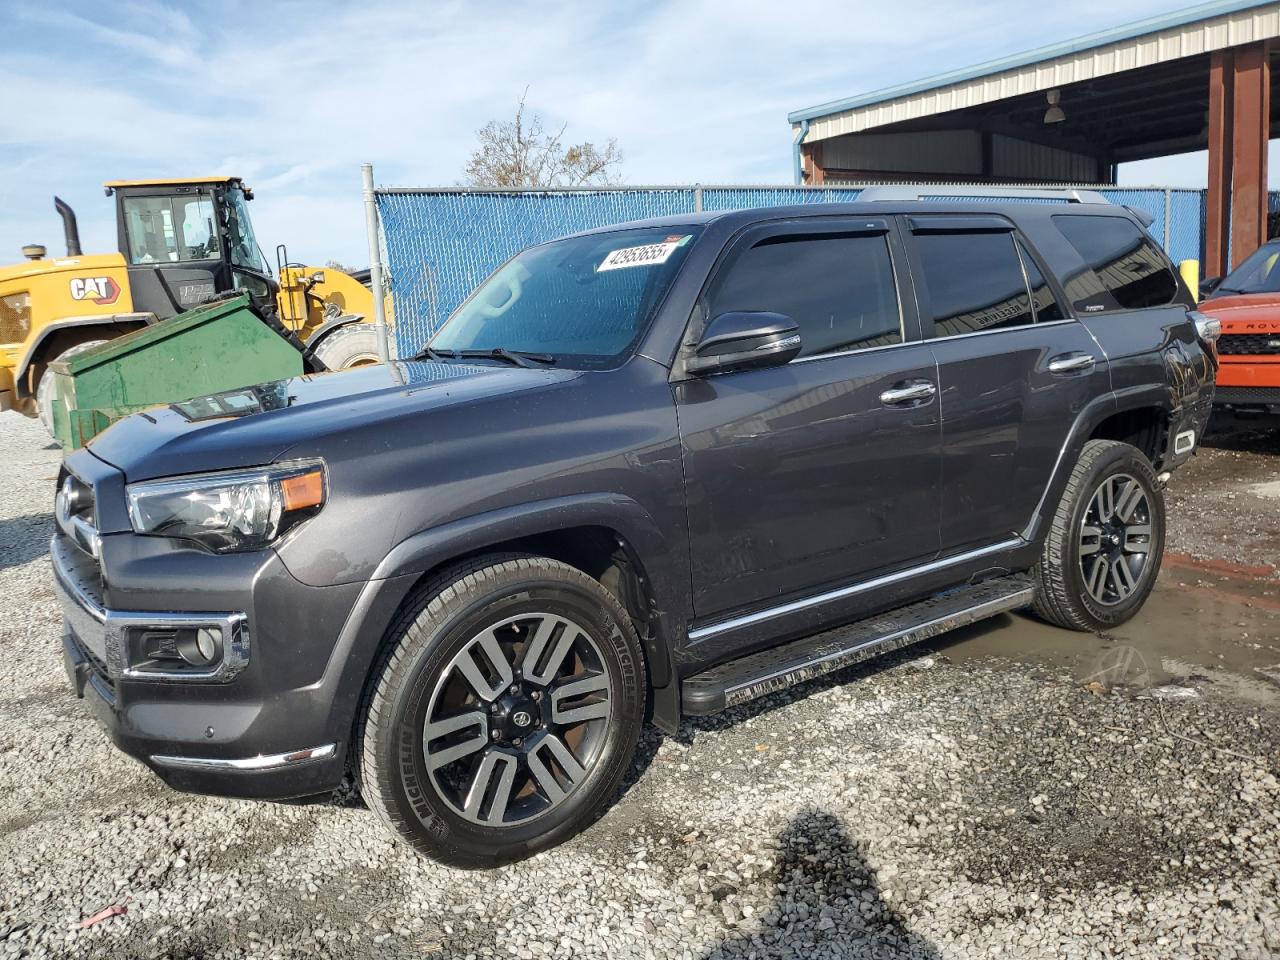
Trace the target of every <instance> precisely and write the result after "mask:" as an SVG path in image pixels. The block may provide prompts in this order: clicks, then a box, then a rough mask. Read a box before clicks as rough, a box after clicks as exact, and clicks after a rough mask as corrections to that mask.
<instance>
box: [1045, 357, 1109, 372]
mask: <svg viewBox="0 0 1280 960" xmlns="http://www.w3.org/2000/svg"><path fill="white" fill-rule="evenodd" d="M1097 362H1098V358H1097V357H1094V356H1091V355H1090V354H1087V353H1064V354H1062V355H1061V356H1058V357H1054V358H1053V359H1052V360H1050V361H1049V372H1050V373H1076V372H1077V371H1081V370H1088V369H1090V368H1091V367H1092V366H1093V365H1094V364H1095V363H1097Z"/></svg>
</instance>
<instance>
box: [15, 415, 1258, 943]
mask: <svg viewBox="0 0 1280 960" xmlns="http://www.w3.org/2000/svg"><path fill="white" fill-rule="evenodd" d="M1275 453H1276V451H1275V450H1274V448H1273V449H1271V450H1270V451H1269V452H1268V453H1266V454H1263V455H1254V454H1248V453H1244V452H1243V448H1240V449H1235V448H1229V449H1211V450H1207V451H1206V452H1205V453H1204V455H1202V457H1200V458H1198V460H1197V463H1196V464H1195V466H1194V467H1192V468H1189V469H1188V470H1187V471H1185V472H1184V474H1185V476H1184V474H1180V475H1179V476H1178V477H1176V478H1175V480H1174V486H1173V488H1172V489H1171V492H1170V499H1171V502H1172V503H1175V504H1181V505H1186V504H1191V505H1193V506H1194V507H1195V508H1196V509H1195V510H1194V515H1179V516H1178V518H1177V519H1175V522H1174V524H1173V531H1172V533H1173V535H1172V541H1171V549H1174V550H1178V551H1182V552H1183V553H1185V554H1187V555H1191V556H1199V557H1202V558H1210V559H1212V558H1221V559H1226V560H1230V561H1232V562H1233V563H1236V564H1249V563H1252V564H1255V565H1258V564H1262V563H1264V562H1265V561H1266V560H1267V559H1270V560H1271V561H1273V562H1274V561H1275V559H1276V556H1277V554H1278V553H1280V551H1277V550H1276V549H1275V546H1276V543H1277V540H1278V538H1280V533H1277V524H1276V515H1277V512H1280V501H1269V500H1268V498H1267V497H1266V496H1265V495H1256V499H1257V500H1258V502H1259V504H1261V505H1262V506H1263V507H1266V506H1268V504H1269V505H1270V510H1271V512H1270V514H1262V515H1260V514H1258V513H1255V512H1253V506H1250V508H1249V510H1248V511H1243V510H1242V511H1241V513H1240V514H1239V515H1237V514H1236V512H1235V511H1234V508H1231V512H1230V514H1229V517H1228V520H1229V521H1232V522H1234V521H1237V520H1238V521H1242V522H1247V523H1249V524H1250V527H1249V530H1250V533H1249V535H1248V536H1247V537H1246V536H1232V537H1227V538H1226V539H1223V537H1224V530H1223V529H1218V528H1217V527H1215V526H1214V525H1213V524H1212V523H1211V522H1210V520H1209V519H1207V518H1208V517H1210V516H1211V515H1212V514H1211V511H1216V510H1218V509H1219V507H1220V504H1221V500H1220V499H1217V494H1216V493H1215V491H1212V490H1208V489H1205V487H1204V483H1206V482H1208V481H1211V480H1214V478H1217V479H1218V480H1223V478H1225V480H1223V482H1230V483H1237V484H1241V485H1242V486H1240V489H1239V490H1237V493H1239V494H1240V495H1242V496H1243V495H1247V496H1250V497H1255V493H1254V492H1252V491H1253V487H1250V486H1248V484H1266V483H1268V482H1270V481H1271V480H1274V479H1275V477H1276V468H1277V460H1276V458H1275V456H1274V454H1275ZM57 461H58V457H57V452H56V451H54V450H52V449H49V448H47V447H44V444H43V437H42V434H41V433H40V430H39V427H38V426H37V425H35V424H34V423H31V422H29V421H26V420H21V419H19V418H17V417H14V416H12V415H8V416H4V417H3V418H0V596H3V597H4V598H5V600H6V601H7V603H8V606H9V608H10V610H11V611H13V612H14V613H15V614H17V615H16V616H13V617H10V618H8V620H7V621H6V622H5V624H4V625H3V626H0V652H2V653H3V660H2V661H0V663H2V664H3V665H2V666H0V798H2V799H0V863H3V864H4V866H3V867H0V957H11V956H12V957H17V956H32V957H61V956H74V957H112V958H116V957H200V958H213V957H260V958H267V957H280V958H284V957H310V956H333V957H423V956H440V957H458V958H461V957H476V958H480V957H490V956H497V957H504V956H517V957H525V958H531V957H542V956H557V957H567V956H584V957H604V956H609V957H620V958H626V957H643V958H651V957H676V958H688V960H694V958H721V957H723V958H729V957H750V956H755V957H775V956H777V957H797V958H808V957H918V958H925V957H930V958H931V957H956V958H962V957H963V958H967V957H1001V958H1005V960H1007V958H1018V957H1044V956H1057V957H1076V956H1078V957H1096V956H1105V957H1137V956H1142V957H1188V956H1206V957H1210V956H1211V957H1250V958H1253V957H1264V956H1273V955H1277V954H1280V907H1278V906H1277V903H1278V901H1280V889H1278V887H1280V816H1278V813H1277V811H1280V782H1278V781H1277V777H1276V774H1277V769H1278V767H1280V707H1277V705H1276V702H1275V699H1274V698H1272V699H1268V698H1267V697H1265V696H1262V697H1258V696H1255V697H1251V698H1242V697H1237V696H1234V695H1233V694H1232V693H1231V690H1232V688H1230V687H1228V686H1226V685H1224V684H1219V683H1211V684H1210V683H1197V682H1196V678H1195V677H1191V678H1190V680H1189V681H1188V682H1187V683H1184V684H1183V688H1184V689H1188V690H1192V691H1193V692H1194V695H1192V696H1188V697H1186V698H1179V699H1167V700H1164V699H1141V698H1139V697H1138V696H1137V695H1136V693H1137V691H1135V690H1133V689H1130V688H1126V687H1124V686H1116V687H1114V688H1108V687H1107V686H1105V685H1101V684H1093V685H1089V684H1085V683H1083V682H1082V675H1081V674H1080V672H1079V671H1078V670H1073V669H1067V668H1064V667H1063V666H1062V665H1061V664H1060V663H1054V662H1051V661H1037V660H1034V659H1031V660H1027V661H1025V662H1014V661H1010V660H1009V659H995V658H991V657H984V658H979V659H977V660H973V659H969V658H961V657H958V656H957V657H950V656H947V651H948V650H949V649H951V650H953V651H954V650H955V649H957V648H956V647H954V646H953V647H948V645H947V642H946V641H942V642H939V643H935V644H933V645H931V646H930V647H928V648H926V649H925V650H923V651H919V650H917V651H915V652H914V653H912V654H911V655H909V656H899V657H897V658H893V659H889V660H886V661H883V662H880V663H878V664H876V665H874V666H869V667H866V668H862V669H859V670H857V671H853V672H849V673H845V674H842V675H839V676H838V677H835V678H830V679H828V680H827V681H824V682H819V683H816V684H811V685H809V686H807V687H805V688H803V689H802V690H801V691H799V692H794V693H789V694H786V695H780V696H775V697H773V698H770V699H768V700H766V701H762V702H760V703H757V704H756V705H754V706H753V707H752V708H750V709H738V710H734V711H731V712H729V713H727V714H725V715H722V716H721V717H718V718H715V719H714V720H711V721H698V722H690V723H687V724H686V725H685V726H684V727H683V728H682V730H681V735H680V736H679V737H676V738H660V737H658V736H657V735H656V734H654V733H650V734H648V735H647V736H646V739H645V741H644V744H643V748H642V751H641V754H640V756H639V758H638V760H637V763H636V770H635V775H634V777H633V779H632V782H631V783H630V785H629V787H628V789H627V790H626V792H625V794H624V795H623V796H622V798H621V799H620V800H619V801H618V803H617V804H616V806H615V807H614V808H613V809H612V810H611V811H610V812H609V813H608V814H607V815H606V816H605V817H604V819H603V820H601V821H600V822H599V823H598V824H596V825H595V826H594V827H593V828H591V829H590V830H589V831H587V833H586V834H584V835H583V836H581V837H579V838H578V839H576V840H574V841H572V842H570V843H569V844H567V845H565V846H563V847H561V848H559V849H557V850H554V851H551V852H548V853H544V854H541V855H539V856H538V857H536V858H534V859H532V860H530V861H527V862H525V863H522V864H517V865H514V866H511V867H506V868H503V869H500V870H496V871H491V872H487V873H466V872H460V871H456V870H450V869H446V868H443V867H439V866H437V865H435V864H434V863H431V862H428V861H425V860H422V859H420V858H418V857H416V856H415V855H413V854H412V853H410V852H409V851H408V850H407V849H406V848H405V847H404V846H402V845H400V844H398V843H396V842H394V841H393V840H392V839H391V838H390V837H389V836H387V835H386V834H384V833H383V832H382V830H381V829H380V828H379V826H378V824H377V823H376V822H375V819H374V817H373V816H372V814H370V813H369V812H368V811H367V810H365V809H363V808H362V807H361V806H360V805H359V803H358V802H350V801H349V802H347V803H345V804H339V803H331V804H313V805H307V806H296V805H295V806H290V805H274V804H265V803H248V802H240V801H229V800H221V799H216V798H203V797H194V796H187V795H183V794H178V793H175V792H172V791H169V790H167V789H166V788H165V787H163V786H162V785H161V784H160V782H159V781H158V780H157V779H155V778H154V777H153V776H151V775H150V774H149V773H148V772H147V771H146V770H145V769H144V768H142V767H141V766H140V765H139V764H137V763H135V762H133V761H132V760H129V759H128V758H126V757H125V756H123V755H122V754H119V753H118V752H116V751H115V750H114V749H113V748H111V746H110V745H109V743H108V741H107V739H106V737H105V736H104V735H103V733H102V732H101V731H100V730H99V729H98V728H97V727H95V726H94V724H93V723H92V721H91V720H90V719H89V718H88V716H87V713H86V711H85V710H84V709H83V708H82V705H81V704H79V703H78V702H77V701H75V700H74V699H73V698H72V697H71V696H70V694H69V693H68V690H67V685H66V682H65V679H64V676H63V673H62V669H61V665H60V661H59V644H58V636H59V624H58V616H57V612H56V610H55V605H54V602H53V597H52V593H51V590H50V586H49V572H48V561H47V557H46V554H45V548H44V544H45V541H46V540H47V538H48V536H49V534H50V532H51V526H50V519H49V515H48V513H47V511H48V508H49V502H50V500H51V495H52V479H53V476H54V473H55V471H56V469H57ZM1268 471H1269V472H1268ZM1237 505H1240V503H1239V501H1237ZM1174 512H1175V513H1177V511H1174ZM1186 512H1187V514H1192V513H1193V511H1186ZM1227 526H1229V523H1228V524H1227ZM1170 589H1172V588H1170ZM1272 596H1273V593H1272V592H1271V591H1270V590H1266V591H1261V592H1257V593H1255V594H1251V595H1249V598H1248V599H1246V600H1242V601H1241V603H1243V604H1246V605H1248V604H1254V605H1260V606H1259V607H1258V608H1257V609H1253V608H1251V615H1252V616H1254V617H1255V618H1256V617H1259V616H1266V617H1269V619H1263V620H1261V621H1251V623H1253V622H1261V623H1262V624H1263V625H1264V626H1263V627H1257V626H1254V627H1253V628H1252V629H1254V630H1255V631H1256V630H1258V629H1265V630H1272V629H1273V628H1275V627H1276V626H1277V623H1278V622H1280V614H1276V615H1272V614H1267V613H1266V609H1264V608H1266V605H1267V604H1268V603H1274V601H1273V600H1272V599H1270V598H1272ZM1197 602H1198V601H1197ZM1197 609H1198V608H1197ZM1147 615H1148V614H1147V613H1146V612H1144V614H1143V616H1144V617H1145V616H1147ZM1222 616H1223V608H1222V606H1221V604H1219V605H1217V606H1216V607H1213V609H1212V611H1211V614H1207V615H1206V617H1205V623H1204V629H1205V630H1206V631H1213V630H1216V629H1219V628H1220V625H1219V623H1218V621H1219V620H1220V619H1221V617H1222ZM1006 619H1007V622H1006V623H1005V625H1004V626H1003V627H1001V628H1000V630H1001V631H1003V632H1005V633H1008V632H1010V631H1015V632H1016V631H1019V630H1021V629H1022V627H1021V626H1019V625H1020V624H1021V623H1023V622H1022V621H1021V620H1020V618H1016V617H1015V618H1006ZM1025 626H1026V629H1027V630H1030V625H1029V624H1025ZM1072 637H1073V635H1071V634H1065V633H1064V634H1062V638H1063V639H1062V642H1063V643H1064V644H1069V643H1071V642H1072ZM1090 639H1092V638H1090ZM1266 639H1267V642H1268V643H1271V644H1274V643H1275V642H1276V641H1277V639H1280V636H1278V635H1276V634H1275V633H1273V635H1272V636H1270V637H1269V638H1266ZM1098 642H1099V643H1102V644H1104V645H1105V644H1106V643H1107V642H1108V640H1107V638H1102V640H1100V641H1098ZM922 654H924V655H923V656H922ZM913 657H914V658H915V659H913ZM1264 686H1265V685H1264ZM115 904H119V905H123V906H124V907H126V908H127V913H126V914H124V915H121V916H118V917H115V918H112V919H108V920H105V921H103V922H100V923H98V924H96V925H94V926H92V927H90V928H88V929H84V930H82V929H80V924H81V921H82V920H83V919H85V918H87V917H90V916H91V915H93V914H95V913H97V912H98V911H101V910H102V909H103V908H106V907H109V906H112V905H115Z"/></svg>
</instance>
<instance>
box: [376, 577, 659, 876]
mask: <svg viewBox="0 0 1280 960" xmlns="http://www.w3.org/2000/svg"><path fill="white" fill-rule="evenodd" d="M391 642H392V644H393V646H392V647H391V648H390V653H389V656H388V658H387V660H386V662H385V664H384V665H383V666H382V668H381V672H380V674H379V676H378V678H377V680H376V685H375V686H374V688H373V691H372V695H371V697H370V700H369V703H368V706H367V713H366V718H365V723H364V731H363V736H362V738H361V739H360V746H361V749H362V753H361V764H360V769H361V780H362V783H361V790H362V792H363V794H364V798H365V801H366V802H367V803H368V805H369V807H370V808H371V809H373V810H374V811H375V812H376V813H377V814H378V815H379V816H380V817H381V818H382V819H383V820H384V822H386V823H387V825H388V826H390V827H391V828H392V829H393V830H395V831H396V832H397V833H399V834H400V835H401V836H402V837H403V838H404V839H405V840H407V841H408V842H409V843H410V844H412V845H413V846H414V847H415V848H416V849H417V850H418V851H419V852H421V853H425V854H427V855H428V856H431V857H433V858H435V859H437V860H440V861H443V862H445V863H449V864H452V865H455V866H461V867H488V866H495V865H497V864H501V863H507V862H510V861H512V860H518V859H521V858H523V857H527V856H530V855H532V854H534V853H536V852H537V851H539V850H542V849H545V848H546V847H549V846H553V845H554V844H557V843H560V842H562V841H563V840H566V839H568V838H569V837H571V836H573V835H574V834H575V833H577V832H578V831H579V830H581V829H583V828H584V827H585V826H587V825H588V824H589V823H591V821H592V820H594V819H595V818H596V817H597V816H598V815H599V814H600V813H601V812H603V810H604V808H605V806H606V805H607V804H608V803H609V801H610V800H611V799H612V797H613V794H614V792H615V791H616V790H617V788H618V785H619V783H620V781H621V779H622V776H623V774H624V773H625V772H626V769H627V765H628V763H629V762H630V760H631V758H632V756H633V755H634V752H635V746H636V742H637V739H638V737H639V732H640V724H641V719H642V717H643V714H644V691H645V686H644V666H643V661H642V659H641V653H640V646H639V641H638V639H637V637H636V634H635V630H634V628H633V626H632V624H631V621H630V619H629V618H628V617H627V615H626V613H625V612H624V611H623V609H622V607H621V605H620V604H619V603H618V601H617V600H616V599H615V598H614V597H613V595H612V594H610V593H609V592H608V591H607V590H606V589H605V588H604V587H603V586H601V585H600V584H599V583H598V582H597V581H595V580H593V579H592V578H591V577H588V576H587V575H586V574H584V573H582V572H581V571H580V570H577V569H575V568H573V567H570V566H568V565H567V564H564V563H560V562H558V561H555V560H549V559H546V558H542V557H508V558H490V559H489V560H488V561H484V560H481V561H478V562H477V563H475V564H471V565H470V566H468V567H464V568H455V569H454V570H453V571H452V572H448V573H446V574H445V575H443V576H441V577H440V578H437V579H436V580H435V581H433V582H432V583H430V584H428V585H427V586H426V587H424V588H423V589H422V591H421V592H420V593H419V595H418V598H417V600H416V602H413V603H411V604H410V605H409V606H408V608H407V609H406V610H405V611H404V613H403V614H402V615H401V616H400V618H399V619H398V621H397V622H396V624H395V625H393V627H392V631H391Z"/></svg>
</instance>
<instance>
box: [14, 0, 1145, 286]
mask: <svg viewBox="0 0 1280 960" xmlns="http://www.w3.org/2000/svg"><path fill="white" fill-rule="evenodd" d="M1162 8H1164V4H1162V3H1160V2H1158V0H1132V2H1131V3H1129V4H1127V5H1126V8H1125V14H1124V15H1125V16H1126V17H1130V18H1131V17H1136V16H1142V15H1147V14H1150V13H1154V12H1157V11H1159V10H1161V9H1162ZM23 9H24V10H26V11H27V12H25V13H23V14H22V15H21V16H16V17H15V19H14V23H13V25H12V26H13V29H12V30H11V31H10V32H11V33H13V32H14V31H17V32H18V33H16V34H15V36H18V35H19V34H20V36H21V37H22V38H25V39H26V41H27V42H25V43H24V42H23V40H22V39H15V40H14V41H13V43H14V47H13V48H11V49H18V50H23V51H25V53H22V54H18V55H10V56H6V58H5V59H4V60H3V61H0V90H4V91H5V93H4V110H5V123H4V124H3V126H2V127H0V174H3V175H4V179H3V180H0V251H3V250H12V251H13V253H14V255H16V252H17V247H18V246H19V245H20V244H22V243H24V242H29V241H31V240H35V239H41V238H45V242H48V243H49V244H50V246H51V247H54V246H56V244H55V243H53V242H51V241H50V239H49V238H53V237H56V236H57V235H58V233H59V228H58V224H57V220H56V218H55V217H53V216H52V210H51V206H50V200H49V197H50V196H51V194H53V193H54V192H57V193H60V194H61V195H63V196H64V197H66V198H67V199H68V200H69V201H71V202H72V203H74V204H75V205H76V207H77V210H78V212H79V214H80V220H81V231H82V234H83V235H84V238H85V241H86V246H89V245H91V244H92V245H93V246H94V247H95V248H97V249H104V248H110V247H112V246H114V242H115V237H114V229H113V227H112V224H111V217H112V211H111V205H110V203H109V202H107V201H105V200H104V198H103V197H102V194H101V192H100V190H99V189H98V184H99V183H100V182H101V181H102V180H104V179H107V178H108V177H128V176H149V175H150V176H155V175H184V174H197V173H205V172H207V171H210V170H212V171H214V172H225V173H235V174H239V175H241V176H244V177H246V178H247V179H249V181H250V183H251V184H252V185H253V186H254V187H255V190H256V191H257V195H258V199H257V200H256V201H255V202H254V206H253V208H252V209H253V211H254V216H255V220H256V221H257V223H258V234H259V239H260V240H261V242H262V244H263V246H264V248H266V249H267V250H268V252H270V250H271V249H272V248H273V247H274V245H275V244H276V243H278V242H282V241H283V242H287V243H288V244H289V247H290V255H291V256H292V257H295V258H298V259H306V260H309V261H311V262H316V261H323V260H325V259H328V258H331V257H332V258H335V259H339V260H343V261H345V262H353V263H361V262H363V261H364V260H365V259H366V254H365V240H364V234H363V212H362V208H361V206H360V179H359V177H360V174H359V164H360V162H362V161H365V160H369V161H372V162H373V163H374V164H375V169H376V171H377V175H378V180H379V182H381V183H395V184H401V185H406V184H407V185H442V184H443V185H447V184H450V183H455V182H457V180H458V178H459V177H460V175H461V172H462V168H463V165H464V163H465V160H466V157H467V155H468V154H469V152H470V150H471V149H472V145H473V143H474V134H475V131H476V130H477V129H478V128H479V127H480V126H482V125H483V124H484V123H485V122H486V121H487V120H489V119H491V118H494V117H505V116H507V115H509V114H510V113H511V112H512V111H513V109H514V105H515V102H516V100H517V99H518V98H519V96H520V93H521V91H522V90H523V89H524V88H525V87H526V86H528V87H529V103H530V106H531V107H533V108H534V109H536V110H538V111H539V112H541V113H542V114H543V115H544V117H545V118H546V120H547V122H548V124H549V125H550V124H557V125H558V124H560V123H568V132H567V136H568V137H569V138H571V139H572V140H575V141H577V140H594V141H597V142H599V141H603V140H606V139H608V138H609V137H611V136H612V137H616V138H617V139H618V141H619V143H620V144H621V146H622V149H623V152H624V155H625V164H624V171H623V172H624V175H625V177H626V178H627V179H628V180H629V181H630V182H633V183H663V182H666V183H670V182H679V183H692V182H695V181H700V182H703V183H709V182H774V183H785V182H789V180H790V177H791V148H790V141H791V133H790V130H789V127H788V125H787V122H786V114H787V112H788V111H789V110H793V109H796V108H798V107H802V106H807V105H811V104H814V103H820V102H823V101H827V100H831V99H835V98H840V97H845V96H849V95H852V94H855V93H859V92H866V91H869V90H874V89H878V88H881V87H884V86H889V85H892V84H895V83H901V82H905V81H909V80H914V79H919V78H920V77H922V76H927V75H930V74H934V73H937V72H938V71H940V70H943V69H952V68H958V67H963V66H967V65H970V64H973V63H976V62H978V61H981V60H984V59H988V58H991V57H995V56H1001V55H1005V54H1008V53H1011V52H1015V51H1017V50H1021V49H1026V48H1028V47H1033V46H1037V45H1040V44H1044V43H1049V42H1053V41H1056V40H1061V39H1063V38H1065V37H1069V36H1074V35H1076V34H1078V33H1080V32H1081V31H1083V30H1089V29H1100V28H1103V27H1107V26H1112V25H1114V24H1115V23H1116V22H1117V19H1118V18H1117V16H1116V14H1115V8H1114V4H1110V3H1103V2H1099V0H1082V2H1074V3H1068V4H1060V5H1058V6H1056V7H1054V6H1050V7H1042V8H1038V9H1037V10H1036V11H1035V15H1034V16H1033V17H1032V16H1028V15H1027V12H1026V5H1025V4H1024V3H1017V2H1014V0H1002V2H997V3H987V4H980V5H963V4H955V3H944V2H941V0H904V2H901V3H898V4H895V5H891V6H890V5H883V4H881V5H873V4H866V3H863V4H850V3H848V2H847V0H843V2H841V0H812V2H810V3H808V4H806V5H805V6H804V7H803V8H799V7H796V6H795V5H787V4H778V3H765V2H750V0H738V2H729V0H687V2H678V0H667V2H655V3H651V4H649V5H635V4H622V3H610V2H603V0H595V2H586V0H569V2H561V3H543V4H537V5H528V4H522V3H517V2H495V3H489V4H475V3H465V2H456V0H448V2H432V3H407V2H399V3H397V2H391V0H367V2H365V3H361V4H358V5H352V4H336V3H335V4H326V3H305V2H295V3H285V4H270V5H268V4H259V3H250V2H248V0H240V2H228V3H223V4H218V5H215V6H213V7H190V8H187V7H180V6H166V5H162V4H159V3H155V2H134V3H128V4H124V5H119V6H117V5H111V7H109V8H108V7H104V6H98V5H88V4H87V3H86V5H85V6H84V7H82V8H81V9H80V10H79V11H78V12H71V13H68V12H60V11H52V10H49V11H46V10H44V9H42V8H23ZM188 10H189V11H191V12H190V13H188V12H187V11H188ZM193 18H194V19H193ZM6 259H9V257H6V256H5V255H4V254H3V253H0V261H3V260H6Z"/></svg>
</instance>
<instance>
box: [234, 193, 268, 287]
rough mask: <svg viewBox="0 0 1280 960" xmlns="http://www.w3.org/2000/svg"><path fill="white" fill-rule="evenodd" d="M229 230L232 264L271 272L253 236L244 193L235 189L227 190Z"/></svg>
mask: <svg viewBox="0 0 1280 960" xmlns="http://www.w3.org/2000/svg"><path fill="white" fill-rule="evenodd" d="M227 230H228V231H229V233H230V235H231V236H230V242H231V262H232V263H234V264H235V265H236V266H238V267H248V268H249V269H250V270H256V271H258V272H259V273H270V272H271V268H270V267H268V266H267V265H266V263H264V262H263V259H262V251H261V249H260V248H259V247H258V240H257V238H256V237H254V235H253V222H252V221H251V220H250V219H249V207H248V202H247V201H246V200H245V196H244V191H243V190H240V189H238V188H235V187H233V188H231V189H229V190H227Z"/></svg>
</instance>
